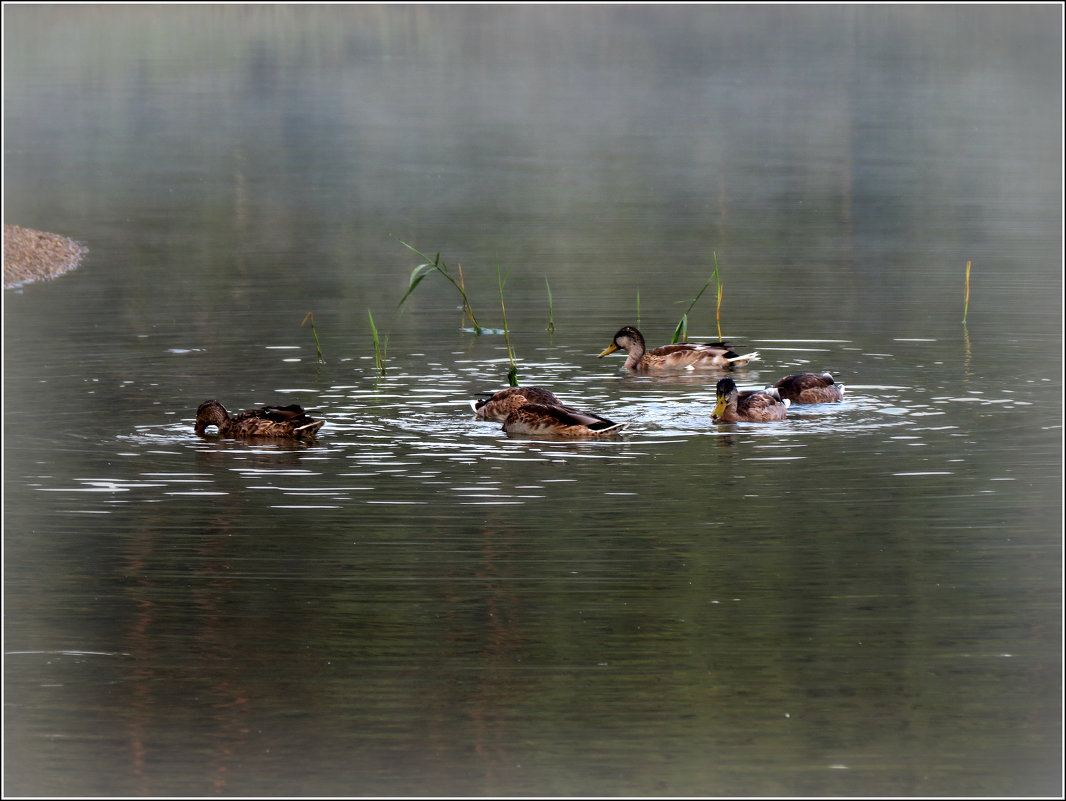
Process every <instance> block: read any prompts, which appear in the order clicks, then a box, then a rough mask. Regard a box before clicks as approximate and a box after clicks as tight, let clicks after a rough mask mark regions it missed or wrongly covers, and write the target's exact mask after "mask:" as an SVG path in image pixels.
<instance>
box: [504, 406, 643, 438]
mask: <svg viewBox="0 0 1066 801" xmlns="http://www.w3.org/2000/svg"><path fill="white" fill-rule="evenodd" d="M627 425H629V423H615V422H613V421H611V420H608V419H607V418H606V417H600V416H599V415H598V414H591V413H589V412H580V411H578V410H577V409H571V408H569V407H566V406H554V405H551V404H545V403H527V404H524V405H522V406H519V407H518V408H517V409H515V410H514V411H512V412H510V413H509V414H508V415H507V419H506V420H504V421H503V430H504V431H506V432H507V433H508V434H526V435H530V436H550V437H565V438H568V439H574V438H581V437H607V436H612V435H614V434H619V433H621V431H622V429H624V428H625V427H626V426H627Z"/></svg>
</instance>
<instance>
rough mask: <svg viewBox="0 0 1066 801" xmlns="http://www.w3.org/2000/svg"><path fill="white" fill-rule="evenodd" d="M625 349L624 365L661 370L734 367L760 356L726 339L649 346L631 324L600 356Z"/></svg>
mask: <svg viewBox="0 0 1066 801" xmlns="http://www.w3.org/2000/svg"><path fill="white" fill-rule="evenodd" d="M616 350H624V351H627V352H628V353H629V358H627V359H626V363H625V367H626V369H628V370H661V369H670V368H680V367H691V368H715V369H718V370H731V369H732V368H734V367H740V366H742V365H745V364H747V363H748V362H753V361H755V360H756V359H758V358H759V352H758V351H753V352H751V353H746V354H744V355H743V356H739V355H737V353H736V352H735V351H734V350H733V349H732V348H731V347H730V346H729V344H728V343H725V342H709V343H706V344H697V343H695V342H684V343H681V344H678V345H663V346H662V347H661V348H655V349H654V350H646V346H645V344H644V336H643V335H642V334H641V333H640V331H638V330H637V329H636V328H634V327H633V326H631V325H627V326H626V327H625V328H622V329H619V331H618V333H617V334H615V335H614V341H613V342H612V343H611V344H610V346H609V347H608V348H607V350H605V351H604V352H603V353H601V354H600V355H599V358H601V359H602V358H603V357H604V356H607V355H608V354H611V353H614V352H615V351H616Z"/></svg>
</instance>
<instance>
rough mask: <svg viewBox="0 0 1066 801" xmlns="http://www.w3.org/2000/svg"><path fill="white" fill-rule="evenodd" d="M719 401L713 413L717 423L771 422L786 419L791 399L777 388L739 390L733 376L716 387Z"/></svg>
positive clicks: (724, 379)
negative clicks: (785, 396)
mask: <svg viewBox="0 0 1066 801" xmlns="http://www.w3.org/2000/svg"><path fill="white" fill-rule="evenodd" d="M715 394H716V396H717V399H718V402H717V404H715V407H714V411H713V412H712V413H711V420H713V421H714V422H716V423H770V422H773V421H774V420H784V419H785V413H786V412H787V410H788V406H789V403H790V401H788V400H787V399H785V400H783V399H782V398H781V396H780V395H779V394H778V393H777V390H776V389H773V388H770V389H756V390H750V391H747V392H740V391H739V390H737V385H736V384H735V383H734V382H733V379H732V378H723V379H722V380H721V381H719V382H718V386H717V387H716V388H715Z"/></svg>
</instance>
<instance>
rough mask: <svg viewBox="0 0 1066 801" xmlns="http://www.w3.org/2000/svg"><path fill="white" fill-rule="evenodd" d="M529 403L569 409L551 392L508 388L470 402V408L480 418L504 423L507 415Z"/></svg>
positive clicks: (538, 389)
mask: <svg viewBox="0 0 1066 801" xmlns="http://www.w3.org/2000/svg"><path fill="white" fill-rule="evenodd" d="M527 403H541V404H544V405H546V406H564V408H569V407H565V404H563V402H562V401H561V400H559V399H558V398H557V397H555V395H553V394H552V393H551V392H549V391H548V390H546V389H541V388H540V387H508V388H507V389H501V390H500V391H499V392H497V393H496V394H494V395H493V396H492V397H489V398H482V399H481V400H472V401H470V407H471V408H472V409H473V410H474V414H476V415H477V416H478V417H482V418H484V419H486V420H497V421H500V422H502V421H503V420H506V419H507V415H509V414H510V413H511V412H513V411H514V410H515V409H518V408H519V407H521V406H525V405H526V404H527Z"/></svg>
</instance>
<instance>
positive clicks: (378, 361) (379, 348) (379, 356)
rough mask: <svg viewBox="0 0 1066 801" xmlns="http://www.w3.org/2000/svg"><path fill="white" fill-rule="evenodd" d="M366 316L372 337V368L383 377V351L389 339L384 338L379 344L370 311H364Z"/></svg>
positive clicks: (386, 347)
mask: <svg viewBox="0 0 1066 801" xmlns="http://www.w3.org/2000/svg"><path fill="white" fill-rule="evenodd" d="M366 315H367V317H369V318H370V333H371V334H372V335H373V337H374V366H375V367H376V368H377V371H378V373H380V374H381V375H385V351H386V350H387V349H388V347H389V338H388V337H385V341H384V342H381V341H380V340H379V339H378V329H377V326H376V325H374V315H373V314H371V313H370V309H367V310H366Z"/></svg>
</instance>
